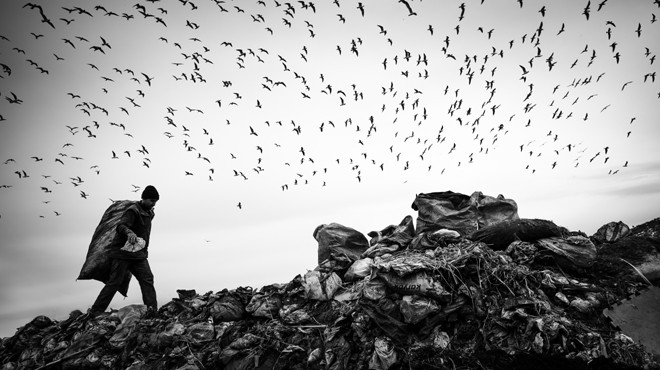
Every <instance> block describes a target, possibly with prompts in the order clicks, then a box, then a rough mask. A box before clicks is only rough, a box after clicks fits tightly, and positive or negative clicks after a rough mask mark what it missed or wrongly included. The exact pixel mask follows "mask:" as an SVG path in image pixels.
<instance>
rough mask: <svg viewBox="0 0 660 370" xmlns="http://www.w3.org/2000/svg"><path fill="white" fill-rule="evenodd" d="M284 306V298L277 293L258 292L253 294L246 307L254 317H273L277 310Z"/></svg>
mask: <svg viewBox="0 0 660 370" xmlns="http://www.w3.org/2000/svg"><path fill="white" fill-rule="evenodd" d="M280 307H282V299H281V298H280V297H278V296H276V295H272V294H271V295H266V294H264V293H257V294H255V295H254V296H252V299H250V303H248V305H247V306H246V307H245V311H247V312H249V313H251V314H252V316H254V317H265V318H269V319H272V318H273V317H274V316H275V317H276V316H277V312H278V311H279V310H280Z"/></svg>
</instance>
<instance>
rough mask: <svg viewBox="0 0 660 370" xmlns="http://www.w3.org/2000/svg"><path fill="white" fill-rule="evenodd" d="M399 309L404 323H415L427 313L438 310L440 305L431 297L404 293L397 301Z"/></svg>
mask: <svg viewBox="0 0 660 370" xmlns="http://www.w3.org/2000/svg"><path fill="white" fill-rule="evenodd" d="M399 311H401V315H403V321H404V322H405V323H406V324H417V323H418V322H420V321H422V320H423V319H424V318H426V317H427V316H428V315H430V314H432V313H436V312H440V306H438V304H437V303H436V302H435V300H433V299H432V298H425V297H419V296H414V295H406V296H403V297H402V298H401V302H399Z"/></svg>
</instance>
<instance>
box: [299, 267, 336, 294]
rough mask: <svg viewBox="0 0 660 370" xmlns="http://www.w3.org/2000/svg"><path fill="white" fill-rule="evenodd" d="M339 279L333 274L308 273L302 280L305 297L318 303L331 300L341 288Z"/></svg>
mask: <svg viewBox="0 0 660 370" xmlns="http://www.w3.org/2000/svg"><path fill="white" fill-rule="evenodd" d="M341 283H342V282H341V278H340V277H339V275H337V274H336V273H334V272H331V273H330V274H324V273H323V272H321V271H317V270H315V271H309V272H307V273H306V274H305V276H304V278H303V287H304V288H305V297H306V298H307V299H315V300H319V301H327V300H329V299H332V297H333V296H334V295H335V292H336V291H337V289H339V287H340V286H341Z"/></svg>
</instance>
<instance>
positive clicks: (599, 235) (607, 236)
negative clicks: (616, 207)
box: [592, 221, 630, 243]
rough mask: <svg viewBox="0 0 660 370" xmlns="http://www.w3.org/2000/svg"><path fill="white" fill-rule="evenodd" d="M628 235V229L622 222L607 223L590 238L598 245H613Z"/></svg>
mask: <svg viewBox="0 0 660 370" xmlns="http://www.w3.org/2000/svg"><path fill="white" fill-rule="evenodd" d="M628 234H630V228H629V227H628V225H626V224H624V223H623V222H621V221H619V222H609V223H607V224H605V225H603V226H601V227H600V228H599V229H598V230H597V231H596V233H595V234H594V235H593V236H592V239H594V240H595V241H596V242H598V243H614V242H616V241H617V240H619V239H621V238H624V237H626V236H627V235H628Z"/></svg>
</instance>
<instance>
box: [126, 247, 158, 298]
mask: <svg viewBox="0 0 660 370" xmlns="http://www.w3.org/2000/svg"><path fill="white" fill-rule="evenodd" d="M130 271H131V273H132V274H133V276H135V278H136V279H137V281H138V282H139V283H140V290H141V291H142V301H143V302H144V304H145V305H146V306H147V307H149V308H154V309H158V303H157V301H156V289H155V288H154V275H153V273H152V272H151V267H149V261H147V260H146V259H143V260H137V261H132V263H131V266H130Z"/></svg>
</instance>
